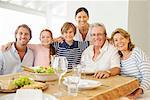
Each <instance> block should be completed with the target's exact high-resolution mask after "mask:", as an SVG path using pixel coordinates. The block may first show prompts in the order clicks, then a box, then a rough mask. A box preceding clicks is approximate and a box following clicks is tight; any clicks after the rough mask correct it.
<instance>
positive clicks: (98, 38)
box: [81, 23, 120, 78]
mask: <svg viewBox="0 0 150 100" xmlns="http://www.w3.org/2000/svg"><path fill="white" fill-rule="evenodd" d="M91 33H92V34H91V35H92V44H93V45H90V46H89V47H88V48H87V49H86V50H85V51H84V52H83V54H82V58H81V62H82V63H84V64H85V65H86V68H87V69H88V70H93V71H94V72H95V74H94V77H96V78H107V77H110V76H113V75H117V74H119V73H120V56H119V54H118V51H117V49H116V48H115V47H114V46H113V45H111V44H110V43H109V42H108V40H107V33H106V29H105V27H104V25H102V24H99V23H95V24H93V25H92V30H91ZM87 69H86V70H87Z"/></svg>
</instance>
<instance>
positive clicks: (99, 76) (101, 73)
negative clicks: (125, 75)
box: [94, 71, 110, 78]
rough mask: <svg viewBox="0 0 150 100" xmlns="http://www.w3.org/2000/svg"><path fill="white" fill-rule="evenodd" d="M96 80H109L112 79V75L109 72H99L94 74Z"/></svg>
mask: <svg viewBox="0 0 150 100" xmlns="http://www.w3.org/2000/svg"><path fill="white" fill-rule="evenodd" d="M94 77H95V78H108V77H110V73H108V72H107V71H98V72H96V73H95V74H94Z"/></svg>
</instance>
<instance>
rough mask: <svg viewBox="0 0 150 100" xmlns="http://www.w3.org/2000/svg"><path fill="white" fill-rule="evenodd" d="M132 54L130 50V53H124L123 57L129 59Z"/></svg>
mask: <svg viewBox="0 0 150 100" xmlns="http://www.w3.org/2000/svg"><path fill="white" fill-rule="evenodd" d="M131 54H132V52H131V51H129V52H128V53H126V54H123V57H122V60H126V59H128V58H129V57H130V55H131Z"/></svg>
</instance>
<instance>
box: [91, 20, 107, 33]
mask: <svg viewBox="0 0 150 100" xmlns="http://www.w3.org/2000/svg"><path fill="white" fill-rule="evenodd" d="M94 27H102V28H103V29H104V34H105V35H107V32H106V28H105V26H104V24H102V23H93V24H92V26H91V29H93V28H94ZM92 34H93V33H91V35H92Z"/></svg>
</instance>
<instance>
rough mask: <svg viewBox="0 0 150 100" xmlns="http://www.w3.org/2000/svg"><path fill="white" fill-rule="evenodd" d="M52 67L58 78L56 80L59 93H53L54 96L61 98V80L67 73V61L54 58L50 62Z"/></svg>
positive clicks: (62, 58) (61, 58)
mask: <svg viewBox="0 0 150 100" xmlns="http://www.w3.org/2000/svg"><path fill="white" fill-rule="evenodd" d="M52 67H53V68H54V70H55V73H56V74H57V76H58V78H59V80H58V86H59V92H58V93H55V94H54V95H55V96H61V95H62V92H61V90H60V85H61V78H62V76H63V75H64V74H65V73H66V72H67V69H68V61H67V59H66V57H63V56H55V57H54V59H53V62H52Z"/></svg>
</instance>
